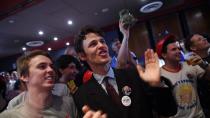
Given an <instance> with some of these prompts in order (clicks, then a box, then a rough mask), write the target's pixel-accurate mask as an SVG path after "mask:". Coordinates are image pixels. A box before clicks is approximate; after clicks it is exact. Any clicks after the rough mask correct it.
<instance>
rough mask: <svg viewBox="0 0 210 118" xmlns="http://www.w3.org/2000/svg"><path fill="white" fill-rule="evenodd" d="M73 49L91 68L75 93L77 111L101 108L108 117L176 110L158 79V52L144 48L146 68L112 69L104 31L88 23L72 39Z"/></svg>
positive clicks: (168, 113) (147, 117)
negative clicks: (85, 80) (91, 74)
mask: <svg viewBox="0 0 210 118" xmlns="http://www.w3.org/2000/svg"><path fill="white" fill-rule="evenodd" d="M75 49H76V51H77V53H78V55H79V58H80V59H81V60H82V61H85V62H87V63H88V65H89V66H90V68H91V70H92V72H93V76H92V78H91V79H90V80H89V81H88V82H86V83H85V84H83V85H82V86H81V87H79V89H78V91H77V92H76V93H75V96H74V99H75V102H76V105H77V107H78V110H79V113H80V115H83V114H82V106H84V105H88V106H89V107H90V108H92V109H93V110H102V111H103V112H105V113H106V114H107V116H108V118H140V117H141V118H152V117H153V113H152V110H153V109H155V110H156V112H158V113H160V114H161V115H163V116H171V115H174V114H176V103H175V101H174V99H173V97H172V93H171V90H170V89H169V88H167V86H166V85H164V84H162V82H161V80H160V68H159V63H158V56H157V54H156V53H154V52H153V51H152V50H151V49H148V50H147V51H146V52H145V64H146V65H145V69H143V68H142V67H141V66H140V65H137V69H133V70H131V69H113V68H111V67H110V59H111V58H110V56H109V51H108V47H107V45H106V42H105V40H104V38H103V33H102V32H101V31H100V30H98V29H96V28H94V27H88V26H86V27H84V28H83V29H82V30H81V32H80V33H79V35H78V37H77V38H76V39H75ZM140 78H141V79H140ZM165 86H166V87H165Z"/></svg>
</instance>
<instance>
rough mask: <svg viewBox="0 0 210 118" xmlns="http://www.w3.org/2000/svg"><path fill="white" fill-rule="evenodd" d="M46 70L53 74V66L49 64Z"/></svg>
mask: <svg viewBox="0 0 210 118" xmlns="http://www.w3.org/2000/svg"><path fill="white" fill-rule="evenodd" d="M47 72H48V73H50V74H51V75H53V74H55V69H54V67H53V66H50V65H49V66H48V68H47Z"/></svg>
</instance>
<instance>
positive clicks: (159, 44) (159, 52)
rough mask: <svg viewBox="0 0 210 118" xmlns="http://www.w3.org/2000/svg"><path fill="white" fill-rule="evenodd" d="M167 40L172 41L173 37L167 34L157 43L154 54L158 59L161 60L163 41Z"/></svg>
mask: <svg viewBox="0 0 210 118" xmlns="http://www.w3.org/2000/svg"><path fill="white" fill-rule="evenodd" d="M169 39H172V40H174V39H175V36H174V35H172V34H168V35H166V36H164V37H163V38H162V39H160V40H159V41H158V43H157V44H156V52H157V54H158V56H159V58H162V51H163V50H162V49H163V45H164V43H165V41H167V40H169Z"/></svg>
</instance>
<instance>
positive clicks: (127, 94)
mask: <svg viewBox="0 0 210 118" xmlns="http://www.w3.org/2000/svg"><path fill="white" fill-rule="evenodd" d="M122 92H123V94H124V95H126V96H129V95H130V94H131V88H130V87H129V86H124V87H123V88H122Z"/></svg>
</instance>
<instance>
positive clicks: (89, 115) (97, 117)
mask: <svg viewBox="0 0 210 118" xmlns="http://www.w3.org/2000/svg"><path fill="white" fill-rule="evenodd" d="M82 111H83V112H84V113H85V115H84V116H83V118H107V115H106V114H104V113H102V112H101V111H93V110H91V109H90V108H89V107H88V106H87V105H85V106H83V107H82Z"/></svg>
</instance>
